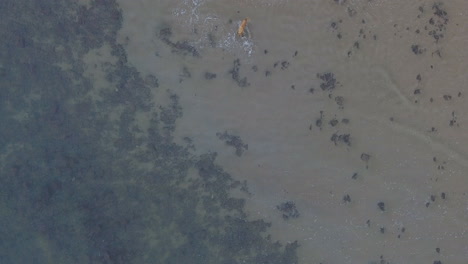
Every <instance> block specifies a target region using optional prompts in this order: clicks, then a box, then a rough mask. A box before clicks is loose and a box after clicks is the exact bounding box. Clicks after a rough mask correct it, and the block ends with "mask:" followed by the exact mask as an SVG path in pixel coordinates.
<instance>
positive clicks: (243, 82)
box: [229, 59, 250, 87]
mask: <svg viewBox="0 0 468 264" xmlns="http://www.w3.org/2000/svg"><path fill="white" fill-rule="evenodd" d="M233 64H234V65H233V67H232V69H231V70H230V71H229V73H230V74H231V75H232V79H233V80H234V81H236V83H237V85H238V86H239V87H247V86H249V85H250V83H248V82H247V77H244V78H241V77H240V75H239V72H240V66H241V64H240V60H239V59H236V60H234V63H233Z"/></svg>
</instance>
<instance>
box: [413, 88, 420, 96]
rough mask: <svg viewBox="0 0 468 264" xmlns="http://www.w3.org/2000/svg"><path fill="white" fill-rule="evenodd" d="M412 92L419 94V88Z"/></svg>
mask: <svg viewBox="0 0 468 264" xmlns="http://www.w3.org/2000/svg"><path fill="white" fill-rule="evenodd" d="M413 93H414V94H415V95H416V94H421V89H415V90H414V92H413Z"/></svg>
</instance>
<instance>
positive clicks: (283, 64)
mask: <svg viewBox="0 0 468 264" xmlns="http://www.w3.org/2000/svg"><path fill="white" fill-rule="evenodd" d="M288 67H289V62H288V61H282V62H281V69H282V70H286V69H287V68H288Z"/></svg>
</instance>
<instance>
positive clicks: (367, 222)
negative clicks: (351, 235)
mask: <svg viewBox="0 0 468 264" xmlns="http://www.w3.org/2000/svg"><path fill="white" fill-rule="evenodd" d="M366 224H367V227H370V224H371V223H370V219H367V221H366Z"/></svg>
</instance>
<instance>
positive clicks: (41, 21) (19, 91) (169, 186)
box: [0, 0, 299, 264]
mask: <svg viewBox="0 0 468 264" xmlns="http://www.w3.org/2000/svg"><path fill="white" fill-rule="evenodd" d="M1 6H2V8H0V13H1V17H2V25H3V26H2V27H1V29H0V35H1V38H2V41H1V42H0V46H1V48H0V61H1V62H2V67H1V78H0V87H2V89H1V92H0V100H1V101H0V121H1V124H2V126H1V128H0V159H1V160H0V178H1V182H2V184H1V185H0V206H1V210H0V214H1V215H0V219H2V224H1V225H0V232H1V234H2V239H1V240H0V262H1V263H2V264H3V263H5V264H10V263H39V264H40V263H106V264H118V263H122V264H123V263H125V264H127V263H174V264H175V263H200V264H206V263H272V264H276V263H277V264H280V263H288V264H290V263H298V258H297V256H296V250H297V248H298V246H299V245H298V244H297V242H293V243H289V244H287V245H281V244H280V243H279V242H277V241H273V240H272V239H271V238H270V237H269V236H268V229H269V227H270V224H269V223H267V222H265V221H263V220H261V219H250V218H248V217H247V215H246V213H245V212H244V203H245V202H244V200H243V199H239V198H234V197H231V196H230V194H229V193H230V191H231V190H233V188H239V189H241V190H246V185H245V184H242V183H240V182H237V181H235V180H234V179H233V178H232V177H231V176H230V175H229V174H228V173H226V172H225V171H224V170H223V169H222V168H221V167H219V166H218V165H216V154H214V153H212V154H201V155H194V154H191V153H190V152H189V149H191V148H193V147H194V146H193V145H191V144H189V143H190V142H191V141H190V139H189V138H187V139H186V142H187V145H178V144H176V143H174V142H173V140H172V133H173V131H174V129H175V124H176V121H177V119H178V118H180V116H181V115H182V114H183V109H182V107H181V106H180V103H179V99H178V96H177V95H176V94H174V93H172V92H171V90H169V89H168V88H169V87H164V84H160V83H159V82H158V79H157V77H156V76H141V75H140V73H139V72H138V71H137V69H135V68H134V67H133V66H131V65H130V64H129V63H128V62H127V55H126V51H125V49H124V47H123V46H122V45H120V44H118V43H117V41H116V38H117V31H118V30H119V29H120V27H121V23H122V19H123V15H122V13H121V11H120V9H119V7H118V6H117V4H116V3H115V1H110V0H104V1H90V3H89V5H87V6H81V5H78V4H76V2H71V1H63V0H62V1H61V0H58V1H55V0H54V1H49V0H45V1H23V0H4V1H2V4H1ZM161 40H162V42H160V43H159V45H163V46H164V45H169V46H170V47H171V48H172V49H173V50H174V52H175V53H182V54H189V55H193V56H196V54H197V52H196V50H195V49H194V48H193V47H192V46H190V45H189V44H188V43H186V42H180V41H176V42H174V41H173V40H171V35H170V30H163V31H162V32H161ZM104 46H105V47H108V49H109V52H108V53H109V55H108V56H104V55H103V56H101V55H99V56H98V58H97V60H96V61H97V63H96V70H101V71H103V72H104V73H105V74H104V76H105V78H104V80H99V83H100V84H99V85H96V83H95V81H96V80H94V79H91V78H88V77H86V74H85V69H86V68H87V67H88V65H86V64H85V62H84V57H85V56H88V55H89V54H88V53H89V52H90V51H93V50H94V51H96V50H98V51H99V52H98V53H102V54H104V53H106V52H105V50H106V49H107V48H106V49H103V47H104ZM57 47H60V48H57ZM96 56H97V55H96ZM57 65H68V67H66V68H60V67H59V66H57ZM187 72H188V71H187ZM187 72H185V73H187ZM182 73H183V74H185V73H184V70H182ZM175 74H178V73H175ZM184 78H189V77H188V75H187V74H185V75H184ZM98 87H100V88H99V89H98ZM152 89H159V90H160V91H161V93H162V94H164V93H165V92H164V91H167V90H169V91H168V92H166V95H167V97H168V98H169V100H168V103H167V104H165V105H162V106H161V107H157V106H156V105H155V103H154V102H153V101H152V99H151V96H150V95H151V92H152ZM92 95H98V96H92ZM19 114H20V115H21V118H17V117H18V115H19ZM142 116H144V117H147V118H148V119H149V121H150V122H148V125H146V126H145V125H141V124H140V123H139V122H137V120H138V119H139V118H141V117H142ZM189 171H190V172H192V173H191V176H190V177H188V173H189Z"/></svg>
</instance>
